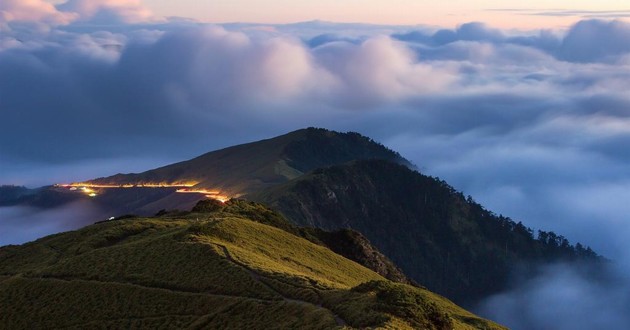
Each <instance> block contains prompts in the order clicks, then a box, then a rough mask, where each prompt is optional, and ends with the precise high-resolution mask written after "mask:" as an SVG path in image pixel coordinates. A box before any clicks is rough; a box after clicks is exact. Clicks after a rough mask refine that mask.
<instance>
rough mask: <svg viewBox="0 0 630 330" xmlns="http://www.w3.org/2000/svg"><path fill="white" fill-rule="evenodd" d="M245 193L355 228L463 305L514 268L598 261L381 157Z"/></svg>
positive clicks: (501, 283)
mask: <svg viewBox="0 0 630 330" xmlns="http://www.w3.org/2000/svg"><path fill="white" fill-rule="evenodd" d="M247 197H248V198H251V199H253V200H257V201H260V202H263V203H266V204H268V205H269V206H271V207H272V208H274V209H276V210H278V211H280V212H281V213H282V214H283V215H285V216H286V217H287V218H288V219H290V220H291V221H293V222H294V223H296V224H298V225H302V226H313V227H318V228H323V229H325V230H334V229H340V228H352V229H354V230H357V231H359V232H360V233H362V234H363V235H365V237H367V239H368V240H369V241H370V242H371V243H372V244H374V246H375V247H376V248H378V249H379V250H380V251H381V252H383V253H384V254H385V255H386V256H388V257H389V258H391V259H392V260H393V261H394V263H395V264H396V265H398V266H399V267H400V268H401V269H402V270H403V271H404V272H405V273H406V274H407V275H409V277H411V278H412V279H413V280H415V281H417V282H418V283H421V284H422V285H425V286H426V287H427V288H429V289H430V290H433V291H435V292H438V293H440V294H443V295H445V296H447V297H449V298H451V299H453V300H454V301H456V302H459V303H462V304H470V303H474V302H475V301H476V300H478V299H480V298H482V297H487V296H488V295H490V294H492V293H495V292H498V291H500V290H502V289H505V288H506V287H507V285H508V278H509V277H510V272H511V271H513V270H514V269H515V268H516V266H517V265H522V264H533V263H540V262H549V261H555V260H563V261H572V260H590V261H598V260H601V259H600V258H599V257H598V256H597V255H596V254H595V253H594V252H593V251H592V250H590V248H584V247H583V246H582V245H580V244H578V245H576V246H572V245H570V244H569V242H568V241H567V240H566V239H565V238H564V237H562V236H559V235H556V234H555V233H553V232H550V233H548V232H542V231H541V232H539V233H538V237H537V238H535V237H534V233H533V231H532V230H531V229H529V228H527V227H525V226H524V225H523V224H522V223H520V222H519V223H515V222H514V221H512V220H510V219H509V218H506V217H503V216H497V215H495V214H494V213H492V212H490V211H488V210H486V209H484V208H483V207H482V206H481V205H479V204H478V203H476V202H475V201H474V200H472V198H470V197H468V198H466V197H464V195H463V194H461V193H459V192H457V191H456V190H455V189H454V188H452V187H451V186H449V185H448V184H446V183H445V182H444V181H441V180H439V179H436V178H433V177H429V176H425V175H422V174H420V173H418V172H416V171H414V170H412V169H409V168H408V167H406V166H401V165H399V164H395V163H392V162H388V161H383V160H364V161H353V162H350V163H347V164H343V165H337V166H332V167H328V168H322V169H317V170H315V171H313V172H311V173H308V174H306V175H303V176H301V177H299V178H296V179H294V180H291V181H289V182H287V183H284V184H281V185H278V186H276V187H272V188H269V189H267V190H265V191H262V192H258V193H256V194H251V195H250V196H247Z"/></svg>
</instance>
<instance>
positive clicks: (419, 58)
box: [0, 0, 630, 315]
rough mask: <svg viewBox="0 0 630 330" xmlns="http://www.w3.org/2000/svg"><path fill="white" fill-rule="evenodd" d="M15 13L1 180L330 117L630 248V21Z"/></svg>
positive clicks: (538, 220)
mask: <svg viewBox="0 0 630 330" xmlns="http://www.w3.org/2000/svg"><path fill="white" fill-rule="evenodd" d="M0 13H1V16H0V28H1V29H2V33H0V118H1V120H0V155H1V157H0V167H1V168H2V171H0V183H14V184H20V183H27V184H29V185H36V184H50V183H54V182H50V181H49V180H51V179H50V178H51V177H53V178H54V180H63V181H73V180H76V179H77V178H76V176H77V175H78V174H77V172H76V171H75V170H76V168H77V167H79V166H78V165H77V164H90V166H85V168H83V169H82V170H81V172H80V176H81V178H79V179H84V178H89V177H98V176H104V175H109V174H113V173H116V172H128V171H139V170H141V169H143V168H149V167H153V166H149V164H151V160H155V159H159V161H155V163H156V164H155V166H158V165H163V164H164V163H166V162H171V161H178V160H182V159H186V158H191V157H194V156H197V155H199V154H201V153H204V152H207V151H210V150H214V149H217V148H221V147H225V146H229V145H232V144H236V143H243V142H248V141H252V140H257V139H262V138H267V137H270V136H274V135H278V134H282V133H286V132H288V131H290V130H293V129H298V128H302V127H306V126H321V127H326V128H330V129H336V130H341V131H348V130H353V131H358V132H361V133H363V134H365V135H368V136H370V137H372V138H374V139H376V140H378V141H381V142H383V143H384V144H386V145H387V146H389V147H392V148H393V149H395V150H397V151H400V152H401V153H402V154H403V155H404V156H405V157H407V158H409V159H410V160H412V161H413V162H414V163H416V164H417V165H418V167H419V168H420V169H421V171H423V172H425V173H427V174H430V175H437V176H439V177H441V178H443V179H445V180H446V181H447V182H449V183H451V184H453V185H454V186H455V187H456V188H457V189H460V190H463V191H464V193H466V194H470V195H472V196H473V197H474V198H475V199H476V200H477V201H479V202H481V203H482V204H484V205H485V206H487V207H488V208H489V209H491V210H493V211H494V212H496V213H502V214H504V215H507V216H510V217H512V218H513V219H515V220H517V221H522V222H523V223H524V224H526V225H528V226H531V227H534V228H536V229H543V230H553V231H555V232H557V233H559V234H562V235H564V236H566V237H567V238H569V239H570V240H571V241H572V242H576V241H580V242H582V243H584V244H586V245H590V246H592V247H593V248H594V249H595V250H596V251H597V252H599V253H602V254H604V255H606V256H608V257H610V258H613V259H616V260H617V262H619V263H620V264H626V263H628V262H627V261H628V260H630V258H627V255H626V254H625V251H626V250H627V249H626V243H625V241H626V238H627V235H628V234H629V233H630V221H629V220H628V217H627V214H630V209H629V208H628V204H627V202H626V201H627V200H629V199H630V189H629V187H630V170H629V169H628V166H627V163H628V161H629V160H630V157H629V154H628V152H627V150H629V148H630V97H629V96H628V93H627V86H629V85H630V46H628V45H630V25H629V24H628V23H623V22H619V21H600V20H584V21H581V22H579V23H577V24H575V25H574V26H572V27H571V28H569V29H568V30H566V31H556V30H540V31H521V32H519V31H507V30H499V29H494V28H492V27H489V26H487V25H485V24H483V23H468V24H464V25H461V26H459V27H457V28H454V29H440V30H436V29H433V28H429V27H426V28H425V27H414V28H412V27H382V26H378V27H374V26H368V25H348V24H338V25H337V24H331V23H324V22H309V23H300V24H292V25H276V26H268V25H265V26H262V25H261V26H256V25H252V24H242V25H239V24H232V25H225V26H216V25H208V24H201V23H196V22H191V21H185V20H170V21H169V20H164V19H159V18H155V17H153V16H152V15H151V14H150V12H149V11H147V10H146V8H144V7H143V6H142V4H141V3H140V2H139V1H113V0H110V1H86V0H76V1H68V2H66V3H64V4H61V5H57V6H53V5H50V3H48V2H44V1H38V0H29V1H11V0H9V1H3V2H2V3H0ZM24 168H27V169H32V172H31V171H30V170H29V171H28V173H27V172H25V170H24ZM48 169H50V170H48ZM64 169H66V171H65V173H64ZM47 171H50V172H47ZM29 174H30V175H29ZM49 174H53V175H49ZM16 178H17V179H16ZM624 269H627V268H624ZM543 273H545V272H543ZM559 274H560V275H559V276H562V277H561V280H562V281H564V280H565V279H566V280H567V281H573V282H575V283H578V284H579V283H581V282H580V280H579V278H578V279H575V278H573V277H571V276H572V275H571V274H570V273H566V272H564V273H563V272H559ZM524 285H525V287H527V285H529V284H527V283H525V284H524ZM588 290H591V289H588ZM593 290H594V291H593V292H600V291H597V290H600V289H598V288H595V289H593ZM602 290H603V289H602ZM515 294H516V297H517V298H515V299H517V300H514V301H520V302H522V301H525V300H523V299H525V298H522V297H520V296H522V294H521V291H518V290H517V291H516V292H515ZM497 299H498V298H497ZM506 299H507V298H506ZM510 299H511V298H510ZM505 305H506V306H510V304H507V303H506V304H505ZM514 306H516V305H514ZM613 310H614V309H613ZM505 313H507V314H506V315H508V314H509V313H510V312H509V310H507V311H506V312H505Z"/></svg>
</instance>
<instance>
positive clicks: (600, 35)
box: [558, 20, 630, 62]
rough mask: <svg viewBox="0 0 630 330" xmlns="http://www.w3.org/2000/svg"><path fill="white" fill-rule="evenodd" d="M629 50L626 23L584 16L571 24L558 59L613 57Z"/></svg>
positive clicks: (601, 58) (600, 60)
mask: <svg viewBox="0 0 630 330" xmlns="http://www.w3.org/2000/svg"><path fill="white" fill-rule="evenodd" d="M628 53H630V24H628V23H625V22H621V21H601V20H588V21H581V22H578V23H577V24H575V25H574V26H573V27H572V28H571V30H569V33H568V34H567V35H566V37H565V38H564V40H563V41H562V45H561V47H560V49H559V51H558V57H559V58H560V59H563V60H566V61H571V62H606V61H614V60H615V59H616V57H618V56H619V55H625V54H628Z"/></svg>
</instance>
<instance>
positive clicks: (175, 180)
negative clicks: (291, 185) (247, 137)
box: [89, 127, 411, 197]
mask: <svg viewBox="0 0 630 330" xmlns="http://www.w3.org/2000/svg"><path fill="white" fill-rule="evenodd" d="M361 159H383V160H388V161H393V162H396V163H399V164H404V165H407V166H411V163H410V162H409V161H408V160H406V159H404V158H403V157H402V156H400V155H399V154H398V153H396V152H394V151H392V150H390V149H388V148H386V147H385V146H383V145H382V144H380V143H377V142H375V141H374V140H372V139H370V138H368V137H365V136H363V135H361V134H359V133H355V132H347V133H340V132H335V131H331V130H327V129H323V128H315V127H309V128H305V129H300V130H296V131H293V132H290V133H287V134H284V135H281V136H278V137H275V138H271V139H266V140H261V141H257V142H250V143H246V144H241V145H237V146H233V147H228V148H224V149H220V150H216V151H212V152H208V153H206V154H203V155H201V156H199V157H196V158H193V159H191V160H188V161H183V162H180V163H176V164H171V165H167V166H164V167H161V168H157V169H153V170H149V171H146V172H143V173H138V174H117V175H114V176H110V177H105V178H98V179H96V180H92V181H89V183H91V184H101V185H156V184H157V185H160V184H161V185H178V184H182V183H187V185H190V186H192V188H194V189H205V190H208V191H210V190H212V191H217V192H220V193H221V194H223V195H226V196H229V197H238V196H241V195H244V194H248V193H252V192H255V191H259V190H261V189H264V188H267V187H269V186H273V185H276V184H279V183H283V182H286V181H288V180H291V179H294V178H296V177H298V176H300V175H302V174H304V173H305V172H308V171H311V170H314V169H316V168H321V167H328V166H332V165H338V164H343V163H345V162H349V161H352V160H361Z"/></svg>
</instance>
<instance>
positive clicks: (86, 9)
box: [57, 0, 153, 24]
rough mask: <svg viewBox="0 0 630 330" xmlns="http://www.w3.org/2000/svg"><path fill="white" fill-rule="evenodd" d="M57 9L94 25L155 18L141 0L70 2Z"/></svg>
mask: <svg viewBox="0 0 630 330" xmlns="http://www.w3.org/2000/svg"><path fill="white" fill-rule="evenodd" d="M57 8H59V9H60V10H61V11H63V12H70V13H77V14H78V15H79V17H80V18H79V20H80V21H90V22H94V23H108V24H112V23H140V22H147V21H149V20H150V19H151V18H152V17H153V13H152V12H151V11H150V10H149V9H148V8H147V7H146V6H144V5H143V4H142V1H141V0H68V1H67V2H65V3H63V4H61V5H58V6H57Z"/></svg>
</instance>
